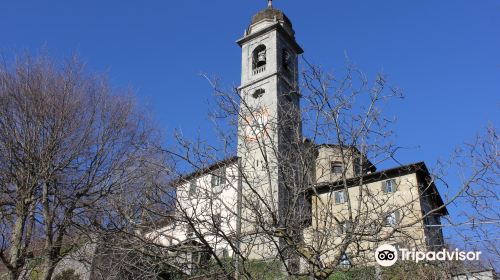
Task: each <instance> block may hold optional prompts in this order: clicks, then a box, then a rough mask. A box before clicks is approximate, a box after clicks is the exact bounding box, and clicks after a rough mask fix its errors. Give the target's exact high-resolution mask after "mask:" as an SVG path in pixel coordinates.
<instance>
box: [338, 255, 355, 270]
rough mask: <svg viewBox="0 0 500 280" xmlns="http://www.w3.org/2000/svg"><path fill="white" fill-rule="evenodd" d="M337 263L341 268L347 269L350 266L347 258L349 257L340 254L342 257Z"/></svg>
mask: <svg viewBox="0 0 500 280" xmlns="http://www.w3.org/2000/svg"><path fill="white" fill-rule="evenodd" d="M339 264H340V266H341V267H342V268H345V269H349V268H351V266H352V263H351V260H350V259H349V257H348V256H347V255H346V254H344V255H342V257H341V258H340V262H339Z"/></svg>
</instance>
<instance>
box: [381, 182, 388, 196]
mask: <svg viewBox="0 0 500 280" xmlns="http://www.w3.org/2000/svg"><path fill="white" fill-rule="evenodd" d="M382 192H383V193H387V181H383V182H382Z"/></svg>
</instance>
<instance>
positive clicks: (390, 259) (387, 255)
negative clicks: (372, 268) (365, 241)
mask: <svg viewBox="0 0 500 280" xmlns="http://www.w3.org/2000/svg"><path fill="white" fill-rule="evenodd" d="M375 260H376V261H377V263H378V264H379V265H381V266H385V267H387V266H393V265H394V264H395V263H396V262H397V261H398V250H396V247H394V246H392V245H389V244H385V245H382V246H380V247H378V249H377V251H375Z"/></svg>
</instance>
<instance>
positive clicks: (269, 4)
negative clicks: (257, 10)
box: [267, 0, 273, 9]
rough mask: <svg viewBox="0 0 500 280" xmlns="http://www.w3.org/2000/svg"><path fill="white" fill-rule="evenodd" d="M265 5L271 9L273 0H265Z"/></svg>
mask: <svg viewBox="0 0 500 280" xmlns="http://www.w3.org/2000/svg"><path fill="white" fill-rule="evenodd" d="M267 7H268V8H270V9H272V7H273V0H267Z"/></svg>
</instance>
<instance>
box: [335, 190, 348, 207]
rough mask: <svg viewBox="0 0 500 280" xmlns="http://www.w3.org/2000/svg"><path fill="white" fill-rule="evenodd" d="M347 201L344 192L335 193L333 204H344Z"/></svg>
mask: <svg viewBox="0 0 500 280" xmlns="http://www.w3.org/2000/svg"><path fill="white" fill-rule="evenodd" d="M346 200H347V195H346V193H345V191H337V192H335V204H342V203H345V202H346Z"/></svg>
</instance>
